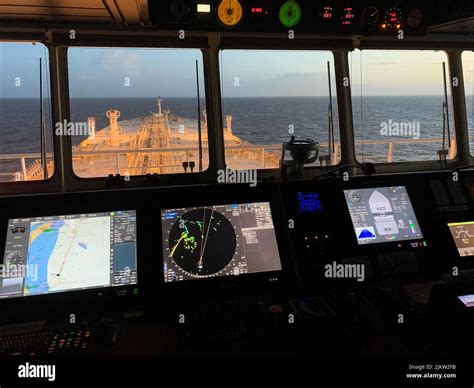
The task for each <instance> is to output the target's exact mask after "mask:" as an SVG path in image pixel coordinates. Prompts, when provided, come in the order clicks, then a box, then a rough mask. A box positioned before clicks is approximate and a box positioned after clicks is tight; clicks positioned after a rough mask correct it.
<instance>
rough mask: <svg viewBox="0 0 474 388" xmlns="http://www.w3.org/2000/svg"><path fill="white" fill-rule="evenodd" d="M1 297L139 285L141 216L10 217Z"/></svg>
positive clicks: (121, 213)
mask: <svg viewBox="0 0 474 388" xmlns="http://www.w3.org/2000/svg"><path fill="white" fill-rule="evenodd" d="M1 275H2V276H1V278H0V298H7V297H20V296H30V295H38V294H47V293H52V292H63V291H72V290H79V289H86V288H96V287H110V286H121V285H131V284H136V283H137V254H136V212H135V211H133V210H131V211H114V212H105V213H93V214H73V215H61V216H51V217H37V218H21V219H10V220H9V221H8V230H7V237H6V243H5V253H4V258H3V264H2V268H1Z"/></svg>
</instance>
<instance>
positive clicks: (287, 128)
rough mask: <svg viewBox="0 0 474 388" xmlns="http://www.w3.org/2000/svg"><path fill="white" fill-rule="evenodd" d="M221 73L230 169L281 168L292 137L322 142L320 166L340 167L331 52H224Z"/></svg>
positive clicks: (318, 162)
mask: <svg viewBox="0 0 474 388" xmlns="http://www.w3.org/2000/svg"><path fill="white" fill-rule="evenodd" d="M220 68H221V82H222V85H221V93H222V109H223V112H222V113H223V121H224V136H225V147H226V155H225V156H226V163H227V166H228V167H229V168H231V169H234V170H240V169H270V168H278V167H279V161H280V158H281V144H282V142H285V141H289V140H290V138H291V136H297V137H303V138H311V139H313V140H315V141H318V142H319V143H320V152H319V155H320V157H321V160H316V162H315V165H317V166H319V165H320V163H321V164H323V165H326V164H335V163H337V162H338V160H339V159H340V146H339V145H340V142H339V122H338V115H337V101H336V87H335V81H334V79H335V77H334V65H333V55H332V53H331V52H329V51H270V50H223V51H221V56H220ZM328 69H329V70H330V77H331V91H332V101H331V100H330V98H329V83H328ZM325 157H326V158H325Z"/></svg>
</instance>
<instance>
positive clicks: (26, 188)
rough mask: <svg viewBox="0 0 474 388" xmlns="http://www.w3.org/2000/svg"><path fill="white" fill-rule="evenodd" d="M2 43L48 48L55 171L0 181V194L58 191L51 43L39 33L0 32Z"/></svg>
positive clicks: (47, 110) (47, 62)
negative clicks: (45, 175) (15, 35)
mask: <svg viewBox="0 0 474 388" xmlns="http://www.w3.org/2000/svg"><path fill="white" fill-rule="evenodd" d="M1 43H19V44H21V43H24V44H27V43H31V44H33V43H34V44H41V45H43V46H44V48H45V50H46V55H47V58H46V63H45V64H44V65H43V66H44V67H45V72H47V73H48V77H47V78H46V85H47V88H48V89H49V96H50V109H45V110H46V113H47V114H48V115H49V112H51V117H50V120H51V124H52V125H51V127H50V128H48V127H46V131H48V129H50V130H51V132H52V133H51V136H52V138H51V139H52V144H51V147H52V153H53V166H54V168H53V172H52V174H51V176H49V177H48V178H47V179H40V180H33V181H24V180H21V181H8V182H0V196H3V195H11V194H17V193H21V194H25V193H31V192H56V191H58V186H59V185H58V175H59V174H58V164H57V162H58V160H57V144H56V139H55V136H54V125H53V124H54V123H55V122H56V120H55V112H54V96H53V94H54V89H53V87H52V84H53V82H52V74H51V69H52V66H51V45H50V44H49V42H48V41H47V40H46V39H45V37H44V35H39V34H38V35H37V34H32V35H31V36H28V37H25V38H24V39H17V38H16V39H11V38H6V39H5V38H2V34H1V33H0V44H1ZM48 79H49V84H47V80H48Z"/></svg>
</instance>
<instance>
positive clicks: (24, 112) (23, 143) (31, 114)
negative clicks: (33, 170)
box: [0, 96, 473, 172]
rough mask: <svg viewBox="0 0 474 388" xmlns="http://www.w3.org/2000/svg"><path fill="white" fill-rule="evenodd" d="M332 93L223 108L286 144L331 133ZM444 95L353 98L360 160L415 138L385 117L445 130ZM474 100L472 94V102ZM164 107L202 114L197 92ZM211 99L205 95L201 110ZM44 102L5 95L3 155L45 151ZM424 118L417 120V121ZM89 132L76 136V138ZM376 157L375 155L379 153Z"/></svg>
mask: <svg viewBox="0 0 474 388" xmlns="http://www.w3.org/2000/svg"><path fill="white" fill-rule="evenodd" d="M328 103H329V101H328V98H327V97H268V98H267V97H262V98H253V97H252V98H225V99H223V114H224V115H226V114H230V115H232V117H233V120H232V128H233V132H234V134H235V135H237V136H239V137H241V138H242V139H244V140H247V141H249V142H251V143H253V144H256V145H269V144H281V143H282V142H283V141H287V140H289V138H290V134H289V129H290V128H294V134H295V135H297V136H303V137H310V138H312V139H315V140H317V141H319V142H321V143H323V142H327V139H328ZM442 103H443V96H405V97H404V96H395V97H393V96H367V97H364V98H363V100H362V112H363V114H362V115H361V99H360V97H357V96H354V97H353V117H354V129H355V137H356V141H359V142H361V143H362V142H363V143H364V144H363V145H362V144H360V145H358V146H357V151H358V157H359V159H360V160H371V159H373V158H375V156H377V155H378V156H385V157H386V154H387V145H386V144H377V145H368V144H367V142H368V141H370V140H383V141H386V140H387V139H390V138H392V139H412V138H413V137H417V134H416V131H415V129H416V127H415V126H414V127H413V128H414V131H415V132H413V133H411V134H406V135H405V136H385V135H384V136H382V135H381V128H382V126H383V123H389V120H391V123H392V127H393V123H408V124H410V123H413V122H414V125H418V128H419V138H420V139H427V138H441V137H442V128H443V125H442V124H443V123H442ZM470 103H471V100H470V99H469V98H468V105H469V104H470ZM44 106H45V112H46V126H47V128H48V129H49V131H48V144H49V148H50V147H51V138H52V137H51V133H52V130H51V128H52V126H51V122H50V117H51V114H50V112H51V109H50V107H49V103H48V101H45V103H44ZM162 107H163V108H169V109H170V110H171V113H173V114H175V115H178V116H182V117H186V118H190V119H197V115H198V111H197V102H196V99H193V98H166V97H163V102H162ZM204 107H205V101H204V99H202V100H201V109H204ZM70 108H71V119H72V121H87V117H89V116H95V118H96V127H97V129H101V128H103V127H106V126H107V125H108V119H107V117H106V116H105V112H106V111H107V110H109V109H118V110H120V111H121V117H120V120H126V119H132V118H136V117H140V116H144V115H148V114H150V113H151V112H156V111H157V107H156V98H72V99H71V107H70ZM333 109H334V128H335V137H336V140H337V139H338V137H339V133H338V132H339V129H338V128H339V122H338V115H337V104H336V99H335V98H334V99H333ZM468 113H469V125H470V128H472V124H473V122H472V109H471V108H470V106H468ZM450 114H451V116H450V118H451V123H450V127H451V131H452V133H453V127H454V126H453V124H452V110H450ZM39 122H40V121H39V101H38V100H37V99H0V136H1V141H0V154H9V153H10V154H11V153H24V152H39V151H40V140H39V139H40V129H39V128H40V127H39ZM416 123H418V124H416ZM82 139H83V138H81V137H75V138H74V139H73V142H74V143H75V144H78V143H79V142H80V141H81V140H82ZM440 146H441V143H440V142H438V143H435V142H433V143H408V144H397V145H396V146H395V148H394V161H404V160H413V159H416V160H422V159H425V160H426V159H436V157H437V156H436V151H437V150H438V149H439V148H440ZM374 160H375V159H374ZM16 166H18V162H0V169H1V170H2V171H1V172H5V169H6V168H13V171H14V170H16V169H17V167H16Z"/></svg>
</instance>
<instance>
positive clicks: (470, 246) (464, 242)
mask: <svg viewBox="0 0 474 388" xmlns="http://www.w3.org/2000/svg"><path fill="white" fill-rule="evenodd" d="M448 227H449V230H450V231H451V235H452V236H453V239H454V242H455V243H456V247H457V248H458V252H459V255H460V256H474V221H468V222H453V223H449V224H448Z"/></svg>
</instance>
